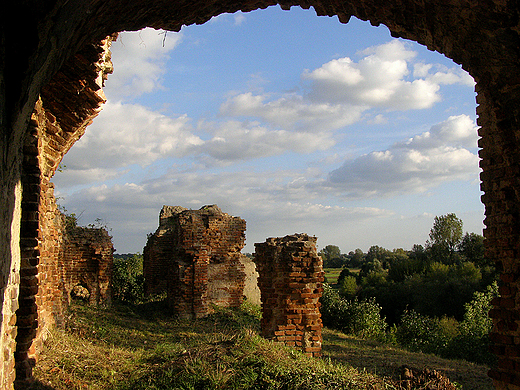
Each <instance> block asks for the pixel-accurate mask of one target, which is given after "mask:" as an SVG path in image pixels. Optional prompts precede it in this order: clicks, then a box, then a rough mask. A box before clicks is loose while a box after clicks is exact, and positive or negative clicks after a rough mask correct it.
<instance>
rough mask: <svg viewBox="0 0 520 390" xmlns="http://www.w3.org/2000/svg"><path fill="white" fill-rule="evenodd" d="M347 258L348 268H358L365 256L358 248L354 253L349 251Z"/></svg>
mask: <svg viewBox="0 0 520 390" xmlns="http://www.w3.org/2000/svg"><path fill="white" fill-rule="evenodd" d="M348 258H349V266H350V267H352V268H357V267H360V266H361V264H362V263H363V260H364V258H365V254H364V253H363V251H362V250H361V249H359V248H357V249H356V250H355V251H350V252H349V254H348Z"/></svg>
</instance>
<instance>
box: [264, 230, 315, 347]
mask: <svg viewBox="0 0 520 390" xmlns="http://www.w3.org/2000/svg"><path fill="white" fill-rule="evenodd" d="M255 263H256V266H257V269H258V274H259V278H258V285H259V287H260V291H261V294H262V298H261V299H262V322H261V326H262V335H263V336H264V337H266V338H268V339H271V340H274V341H277V342H281V343H283V344H285V345H287V346H292V347H296V348H299V349H301V350H302V351H303V352H304V353H305V354H307V355H309V356H320V355H321V344H322V341H323V338H322V335H321V330H322V328H323V324H322V322H321V314H320V310H319V308H320V302H319V299H320V297H321V294H322V292H323V284H322V283H323V281H324V279H325V278H324V272H323V261H322V260H321V257H319V256H318V254H317V253H316V237H309V236H308V235H306V234H295V235H292V236H285V237H283V238H268V239H267V240H266V242H265V243H258V244H255Z"/></svg>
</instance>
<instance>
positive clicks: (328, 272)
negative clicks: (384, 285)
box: [323, 268, 360, 286]
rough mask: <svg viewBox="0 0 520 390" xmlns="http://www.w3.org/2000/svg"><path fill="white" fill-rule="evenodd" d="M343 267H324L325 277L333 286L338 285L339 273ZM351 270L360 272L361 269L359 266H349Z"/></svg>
mask: <svg viewBox="0 0 520 390" xmlns="http://www.w3.org/2000/svg"><path fill="white" fill-rule="evenodd" d="M342 270H343V268H324V269H323V271H324V272H325V277H326V278H327V283H328V284H330V285H331V286H333V285H336V284H337V283H338V277H339V274H340V273H341V271H342ZM349 270H350V272H353V273H358V272H359V271H360V269H359V268H349Z"/></svg>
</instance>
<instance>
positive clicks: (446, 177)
mask: <svg viewBox="0 0 520 390" xmlns="http://www.w3.org/2000/svg"><path fill="white" fill-rule="evenodd" d="M476 140H477V127H476V125H475V123H474V122H473V121H472V120H471V119H470V118H469V117H467V116H466V115H460V116H453V117H449V118H448V119H447V120H446V121H444V122H441V123H439V124H437V125H435V126H432V128H431V129H430V131H428V132H425V133H422V134H421V135H418V136H415V137H413V138H410V139H409V140H407V141H405V142H399V143H396V144H394V145H392V146H391V147H390V148H389V149H387V150H384V151H375V152H371V153H369V154H365V155H362V156H360V157H358V158H356V159H354V160H350V161H347V162H345V163H344V164H343V166H341V167H340V168H338V169H336V170H334V171H332V172H331V173H330V175H329V179H328V181H327V183H326V185H328V186H330V187H332V188H336V189H337V190H338V191H339V192H341V193H343V195H345V196H347V197H354V198H358V197H375V196H377V197H381V196H388V195H396V194H403V193H413V192H421V191H425V190H427V189H429V188H432V187H435V186H437V185H439V184H440V183H442V182H446V181H452V180H468V179H471V178H474V177H476V175H477V174H478V161H479V158H478V156H477V154H476V153H473V152H471V151H470V150H468V149H466V147H470V148H474V147H475V146H476Z"/></svg>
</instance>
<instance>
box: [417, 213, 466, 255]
mask: <svg viewBox="0 0 520 390" xmlns="http://www.w3.org/2000/svg"><path fill="white" fill-rule="evenodd" d="M461 240H462V220H461V219H459V218H457V216H456V215H455V214H454V213H450V214H446V215H441V216H440V217H435V219H434V222H433V227H432V228H431V230H430V240H429V241H428V242H427V243H426V245H427V247H428V249H429V250H430V253H431V254H432V255H433V256H434V260H435V261H444V262H448V263H450V264H451V263H453V262H454V258H455V250H456V248H457V246H458V245H459V243H460V242H461ZM439 257H444V259H442V258H439Z"/></svg>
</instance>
